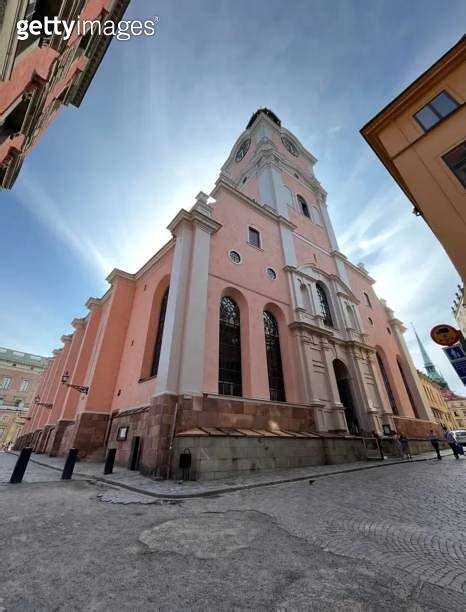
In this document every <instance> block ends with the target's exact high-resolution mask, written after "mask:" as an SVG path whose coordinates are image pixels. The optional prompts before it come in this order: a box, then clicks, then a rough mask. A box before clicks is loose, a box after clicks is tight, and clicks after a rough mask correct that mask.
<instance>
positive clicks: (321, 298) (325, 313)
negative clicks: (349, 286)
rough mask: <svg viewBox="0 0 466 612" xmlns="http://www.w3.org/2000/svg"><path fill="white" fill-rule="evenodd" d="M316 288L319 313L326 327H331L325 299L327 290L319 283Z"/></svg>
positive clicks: (328, 308) (331, 323)
mask: <svg viewBox="0 0 466 612" xmlns="http://www.w3.org/2000/svg"><path fill="white" fill-rule="evenodd" d="M316 288H317V295H318V297H319V304H320V314H321V315H322V317H323V320H324V324H325V325H328V327H333V320H332V313H331V311H330V306H329V303H328V299H327V292H326V291H325V289H324V288H323V287H322V285H320V284H319V283H317V285H316Z"/></svg>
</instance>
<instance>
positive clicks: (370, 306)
mask: <svg viewBox="0 0 466 612" xmlns="http://www.w3.org/2000/svg"><path fill="white" fill-rule="evenodd" d="M364 299H365V300H366V304H367V305H368V306H369V308H372V304H371V301H370V299H369V296H368V295H367V293H366V292H365V291H364Z"/></svg>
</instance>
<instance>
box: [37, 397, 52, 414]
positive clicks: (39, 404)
mask: <svg viewBox="0 0 466 612" xmlns="http://www.w3.org/2000/svg"><path fill="white" fill-rule="evenodd" d="M34 404H35V405H36V406H42V407H43V408H48V409H49V410H51V409H52V408H53V404H47V403H46V402H41V401H40V395H36V397H35V398H34Z"/></svg>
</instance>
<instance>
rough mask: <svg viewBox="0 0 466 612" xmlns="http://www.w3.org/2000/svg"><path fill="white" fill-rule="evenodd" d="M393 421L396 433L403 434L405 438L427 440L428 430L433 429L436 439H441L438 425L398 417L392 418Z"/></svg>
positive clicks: (440, 429)
mask: <svg viewBox="0 0 466 612" xmlns="http://www.w3.org/2000/svg"><path fill="white" fill-rule="evenodd" d="M393 421H394V423H395V426H396V430H397V432H398V433H400V434H404V435H405V436H406V437H407V438H420V439H422V438H424V439H427V438H429V434H430V430H431V429H433V430H434V431H435V433H436V434H437V435H438V437H439V438H440V439H443V429H442V427H441V426H440V425H439V424H438V423H434V422H432V421H423V420H421V419H414V418H413V419H410V418H407V417H400V416H394V417H393Z"/></svg>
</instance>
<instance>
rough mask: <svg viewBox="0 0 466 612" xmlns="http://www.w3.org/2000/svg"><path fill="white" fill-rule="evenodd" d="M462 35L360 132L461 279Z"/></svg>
mask: <svg viewBox="0 0 466 612" xmlns="http://www.w3.org/2000/svg"><path fill="white" fill-rule="evenodd" d="M465 101H466V36H464V37H463V38H462V39H461V40H460V41H459V42H458V43H457V44H456V45H454V46H453V47H452V48H451V49H450V50H449V51H447V53H445V55H444V56H443V57H441V58H440V59H439V60H438V61H437V62H436V63H435V64H433V66H431V67H430V68H429V69H428V70H426V71H425V72H424V73H423V74H422V75H421V76H420V77H419V78H418V79H416V80H415V81H414V82H413V83H412V84H411V85H409V87H407V88H406V89H405V90H404V91H403V92H402V93H401V94H400V95H399V96H397V97H396V98H395V99H394V100H393V101H392V102H390V104H388V105H387V106H386V107H385V108H384V109H383V110H382V111H380V112H379V113H378V114H377V115H376V116H375V117H374V118H373V119H371V121H369V123H367V124H366V125H365V126H364V127H363V128H362V130H361V133H362V135H363V136H364V138H365V139H366V141H367V142H368V143H369V145H370V146H371V147H372V149H373V150H374V151H375V153H376V154H377V155H378V157H379V159H380V160H381V162H382V163H383V164H384V165H385V167H386V168H387V170H388V171H389V172H390V174H391V175H392V176H393V178H394V179H395V180H396V182H397V183H398V185H399V186H400V187H401V188H402V189H403V191H404V193H405V194H406V196H407V197H408V198H409V200H410V201H411V202H412V204H413V206H414V211H415V212H416V214H418V215H420V216H422V217H423V218H424V220H425V221H426V223H427V224H428V225H429V227H430V228H431V230H432V231H433V232H434V234H435V235H436V236H437V238H438V239H439V241H440V242H441V243H442V245H443V247H444V249H445V251H446V252H447V254H448V255H449V257H450V259H451V261H452V262H453V264H454V265H455V267H456V269H457V270H458V273H459V274H460V276H461V278H462V279H463V282H464V280H465V278H466V103H465Z"/></svg>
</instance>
